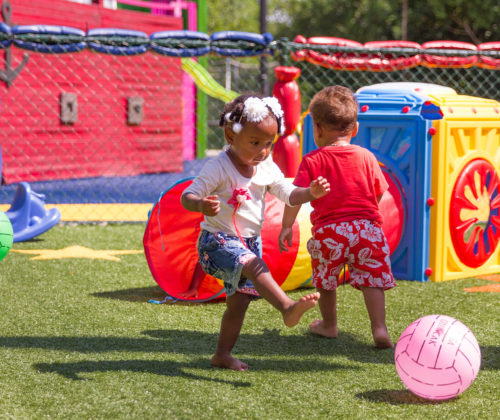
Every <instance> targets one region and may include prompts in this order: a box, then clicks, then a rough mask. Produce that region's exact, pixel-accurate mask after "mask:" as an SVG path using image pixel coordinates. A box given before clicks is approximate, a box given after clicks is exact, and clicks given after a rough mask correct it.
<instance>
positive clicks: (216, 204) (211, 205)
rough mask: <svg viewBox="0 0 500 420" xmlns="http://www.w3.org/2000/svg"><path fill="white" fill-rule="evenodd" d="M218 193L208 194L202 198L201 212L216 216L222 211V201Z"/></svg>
mask: <svg viewBox="0 0 500 420" xmlns="http://www.w3.org/2000/svg"><path fill="white" fill-rule="evenodd" d="M217 198H218V197H217V196H216V195H207V196H206V197H203V198H202V199H201V212H202V213H203V214H204V215H205V216H215V215H216V214H218V213H219V211H220V201H219V200H218V199H217Z"/></svg>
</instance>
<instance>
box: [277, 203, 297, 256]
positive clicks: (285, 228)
mask: <svg viewBox="0 0 500 420" xmlns="http://www.w3.org/2000/svg"><path fill="white" fill-rule="evenodd" d="M300 207H301V205H300V204H299V205H298V206H294V207H290V206H285V210H284V212H283V220H282V222H281V232H280V236H279V250H280V252H282V251H285V252H287V251H288V248H287V245H288V246H292V238H293V230H292V226H293V223H294V222H295V219H296V218H297V214H298V213H299V210H300Z"/></svg>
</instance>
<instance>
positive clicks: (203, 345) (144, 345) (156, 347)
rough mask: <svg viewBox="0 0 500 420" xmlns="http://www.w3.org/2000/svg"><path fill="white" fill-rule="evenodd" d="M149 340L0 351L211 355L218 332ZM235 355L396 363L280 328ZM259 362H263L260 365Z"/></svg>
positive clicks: (71, 340) (81, 341)
mask: <svg viewBox="0 0 500 420" xmlns="http://www.w3.org/2000/svg"><path fill="white" fill-rule="evenodd" d="M143 334H144V335H145V337H139V338H131V337H99V336H80V337H78V336H69V337H68V336H64V337H57V336H56V337H37V336H17V337H16V336H10V337H0V348H2V347H6V348H39V349H46V350H57V351H60V350H63V351H73V352H79V353H108V352H113V351H122V352H154V353H166V354H168V353H171V354H186V355H204V356H207V357H208V356H211V355H212V354H213V351H214V350H215V346H216V343H217V337H218V333H207V332H203V331H188V330H149V331H144V332H143ZM234 352H235V354H239V355H240V357H243V356H242V355H245V356H247V357H248V356H250V357H252V356H257V357H265V356H282V357H283V359H286V358H287V357H289V356H332V355H338V356H342V357H347V358H349V359H352V360H355V361H358V362H362V363H387V364H392V363H394V362H393V359H394V352H393V351H392V350H377V349H375V348H373V347H372V346H369V345H368V344H366V343H364V342H362V341H360V340H359V339H358V338H357V337H355V336H353V335H350V334H346V333H344V334H340V335H339V337H338V338H337V339H327V338H323V337H318V336H315V335H312V334H304V335H290V336H288V335H281V334H280V331H279V330H277V329H273V330H264V331H263V332H262V333H261V334H248V333H243V334H241V335H240V337H239V339H238V342H237V344H236V347H235V349H234ZM258 363H259V362H258Z"/></svg>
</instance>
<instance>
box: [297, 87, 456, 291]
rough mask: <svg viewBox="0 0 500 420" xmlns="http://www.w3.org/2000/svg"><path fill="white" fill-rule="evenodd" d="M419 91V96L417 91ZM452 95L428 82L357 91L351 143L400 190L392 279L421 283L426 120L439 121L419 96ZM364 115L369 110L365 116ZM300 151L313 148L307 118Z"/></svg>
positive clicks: (425, 246) (425, 239)
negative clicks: (400, 213)
mask: <svg viewBox="0 0 500 420" xmlns="http://www.w3.org/2000/svg"><path fill="white" fill-rule="evenodd" d="M420 90H422V92H420ZM425 90H427V91H429V90H432V91H433V92H444V93H449V92H454V91H453V90H452V89H450V88H447V87H444V86H438V85H430V84H418V83H407V84H405V83H383V84H377V85H372V86H366V87H363V88H361V89H360V90H358V92H357V94H356V98H357V100H358V102H359V104H360V110H359V111H360V112H359V114H358V121H359V131H358V134H357V136H356V137H355V138H354V139H353V144H358V145H360V146H363V147H365V148H367V149H369V150H371V151H372V152H373V153H374V154H375V156H376V157H377V159H378V161H379V162H380V163H381V164H382V170H383V171H384V172H387V173H389V174H390V175H391V177H392V178H393V179H395V180H396V183H397V185H398V187H399V189H400V193H401V197H402V202H403V207H404V210H405V211H404V215H403V220H400V221H399V222H400V223H402V224H403V226H404V228H403V234H402V237H401V239H400V241H399V244H398V246H397V248H396V250H395V251H394V252H393V253H392V255H391V264H392V271H393V273H394V276H395V277H397V278H398V279H408V280H418V281H427V280H428V276H427V274H426V273H425V269H426V267H428V264H429V263H428V261H429V224H430V209H429V205H428V204H427V198H428V197H430V176H431V162H432V160H431V159H432V157H431V145H432V135H431V134H429V129H430V127H431V126H432V121H433V120H436V119H442V118H443V116H442V114H440V112H439V107H437V106H436V105H434V104H432V103H431V102H430V101H429V99H428V97H427V96H426V95H425V94H424V92H425ZM368 111H369V112H368ZM303 130H304V131H303V137H302V153H303V154H305V153H308V152H309V151H311V150H314V149H316V145H315V144H314V137H313V125H312V119H311V117H310V115H307V116H306V117H305V118H304V121H303Z"/></svg>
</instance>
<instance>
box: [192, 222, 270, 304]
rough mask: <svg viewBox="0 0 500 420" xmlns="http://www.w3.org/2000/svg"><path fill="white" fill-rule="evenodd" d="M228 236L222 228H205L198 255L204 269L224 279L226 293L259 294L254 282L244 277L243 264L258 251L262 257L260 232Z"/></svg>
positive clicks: (201, 235) (229, 294) (202, 232)
mask: <svg viewBox="0 0 500 420" xmlns="http://www.w3.org/2000/svg"><path fill="white" fill-rule="evenodd" d="M243 239H244V241H245V243H246V246H247V247H248V248H245V246H244V245H243V243H242V242H241V240H240V238H238V237H237V236H229V235H226V234H225V233H222V232H217V233H210V232H208V231H206V230H202V231H201V233H200V237H199V238H198V255H199V257H200V264H201V267H202V268H203V271H205V273H207V274H210V275H211V276H213V277H215V278H217V279H220V280H222V281H223V282H224V287H225V289H226V290H225V292H226V295H227V296H231V295H233V294H234V293H235V292H240V293H245V294H248V295H252V296H258V295H259V294H258V293H257V290H255V288H254V286H253V284H252V282H251V281H250V280H249V279H246V278H242V277H241V271H242V270H243V266H244V265H245V264H246V263H247V262H248V260H249V259H250V258H251V257H253V256H254V255H257V257H259V258H260V257H262V245H261V240H260V237H259V236H254V237H251V238H243Z"/></svg>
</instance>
